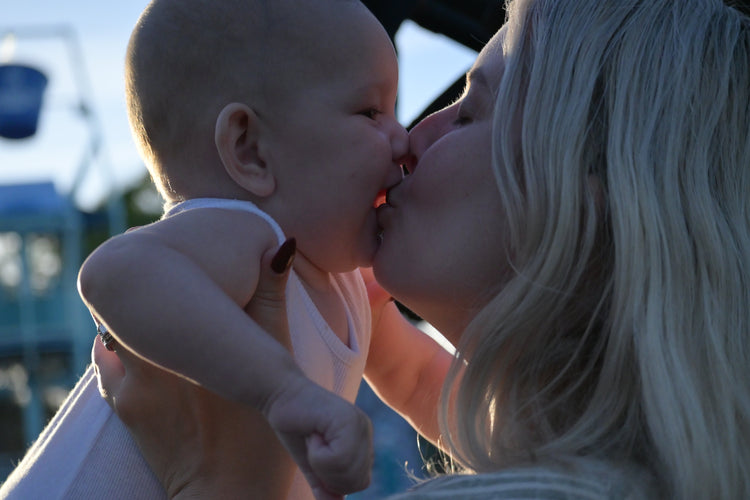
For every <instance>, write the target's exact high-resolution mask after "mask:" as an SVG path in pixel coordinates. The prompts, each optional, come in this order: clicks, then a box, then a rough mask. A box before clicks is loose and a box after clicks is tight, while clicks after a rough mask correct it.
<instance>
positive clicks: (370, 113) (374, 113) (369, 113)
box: [359, 108, 380, 120]
mask: <svg viewBox="0 0 750 500" xmlns="http://www.w3.org/2000/svg"><path fill="white" fill-rule="evenodd" d="M359 114H360V115H362V116H366V117H367V118H369V119H371V120H374V119H375V118H377V117H378V115H379V114H380V111H379V110H378V109H375V108H367V109H364V110H362V111H360V112H359Z"/></svg>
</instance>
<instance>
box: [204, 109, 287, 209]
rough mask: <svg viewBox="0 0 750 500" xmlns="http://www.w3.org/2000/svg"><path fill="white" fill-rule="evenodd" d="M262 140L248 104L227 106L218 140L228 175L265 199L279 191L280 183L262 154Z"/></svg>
mask: <svg viewBox="0 0 750 500" xmlns="http://www.w3.org/2000/svg"><path fill="white" fill-rule="evenodd" d="M261 136H262V132H261V128H260V122H259V118H258V115H257V114H256V113H255V111H253V109H252V108H250V107H249V106H247V105H246V104H242V103H238V102H233V103H231V104H227V105H226V106H224V109H222V110H221V112H220V113H219V117H218V118H217V119H216V129H215V137H214V140H215V142H216V149H217V150H218V152H219V157H220V158H221V162H222V163H223V164H224V169H225V170H226V171H227V174H229V176H230V177H231V178H232V179H233V180H234V182H236V183H237V184H239V185H240V186H241V187H243V188H244V189H246V190H247V191H249V192H251V193H252V194H254V195H256V196H262V197H265V196H269V195H271V194H272V193H273V192H274V190H275V189H276V179H275V178H274V176H273V174H272V173H271V171H270V169H269V168H268V166H267V165H266V161H265V158H263V155H262V153H261V148H260V147H259V143H260V140H261Z"/></svg>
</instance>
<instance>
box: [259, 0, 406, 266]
mask: <svg viewBox="0 0 750 500" xmlns="http://www.w3.org/2000/svg"><path fill="white" fill-rule="evenodd" d="M325 3H326V4H327V3H328V2H325ZM331 3H333V4H335V5H337V6H338V7H337V11H336V14H335V16H334V17H331V18H329V19H330V20H329V21H327V23H328V24H330V25H329V26H321V27H320V29H316V30H315V32H316V33H317V36H316V37H315V38H314V39H311V40H309V46H307V47H303V48H301V49H302V50H301V51H302V53H301V54H299V55H297V56H296V57H292V58H291V59H292V60H291V61H288V62H289V63H290V64H289V66H288V69H287V70H285V71H284V72H282V73H281V74H282V75H284V77H285V78H288V79H290V81H288V82H279V85H280V86H289V88H290V89H292V90H290V91H287V92H283V93H281V94H280V95H282V96H283V97H282V98H280V99H277V100H275V101H274V104H273V106H272V107H271V108H270V109H269V113H268V114H269V115H271V116H269V117H268V119H267V122H268V124H269V125H270V127H269V128H272V130H273V134H272V137H273V141H274V143H273V147H272V151H273V156H272V159H271V161H272V162H273V163H274V168H275V172H276V178H277V190H276V193H275V194H274V199H273V201H272V202H271V205H270V206H269V208H268V209H269V212H270V213H271V215H272V216H274V217H275V218H276V219H277V221H278V222H279V224H281V226H282V228H283V229H284V231H285V232H286V234H287V235H289V236H294V237H296V238H297V242H298V249H299V253H300V254H301V256H302V257H304V258H305V259H307V260H309V261H310V262H311V263H312V264H314V265H315V266H316V267H318V268H320V269H322V270H324V271H328V272H342V271H347V270H351V269H354V268H355V267H357V266H369V265H371V263H372V259H373V257H374V254H375V250H376V249H377V246H378V238H377V231H378V227H377V221H376V216H375V209H374V205H375V203H376V199H377V198H378V197H379V196H380V195H382V194H383V193H384V192H385V190H386V189H388V188H389V187H391V186H393V185H395V184H396V183H398V182H399V181H400V180H401V177H402V170H401V168H400V162H401V160H402V158H403V157H404V156H405V155H406V154H407V152H408V136H407V133H406V130H405V129H404V128H403V127H401V125H400V124H399V123H398V121H397V120H396V116H395V104H396V92H397V88H398V65H397V61H396V55H395V51H394V49H393V46H392V44H391V42H390V39H389V38H388V36H387V34H386V33H385V31H384V29H383V28H382V26H380V24H379V23H378V22H377V20H376V19H375V18H374V17H373V16H372V15H371V14H370V13H369V11H367V10H366V9H365V8H364V7H363V6H362V5H361V4H360V3H359V2H331Z"/></svg>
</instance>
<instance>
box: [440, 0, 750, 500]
mask: <svg viewBox="0 0 750 500" xmlns="http://www.w3.org/2000/svg"><path fill="white" fill-rule="evenodd" d="M507 10H508V33H507V35H506V39H505V41H504V48H505V53H506V68H507V69H506V72H505V74H504V75H503V79H502V83H501V86H500V89H499V94H498V96H497V101H496V108H495V114H494V116H495V120H494V124H493V125H494V132H493V133H494V137H495V144H494V150H493V156H494V158H495V161H494V168H495V173H496V177H497V178H498V184H499V185H500V191H501V193H502V196H503V200H504V204H505V209H506V211H507V213H508V214H509V216H508V218H509V221H508V222H509V224H510V230H509V234H508V238H509V241H510V242H511V243H510V247H509V249H508V254H509V255H510V256H511V257H509V258H510V260H511V263H512V265H513V266H514V269H515V271H516V273H515V275H514V276H513V277H512V278H511V279H510V281H509V282H508V283H507V285H506V286H505V287H504V288H503V290H502V291H501V292H500V293H499V294H498V295H497V296H496V297H495V298H494V299H493V300H492V301H491V302H490V304H489V305H488V306H487V307H486V308H485V309H484V310H483V311H482V313H481V314H480V315H479V316H478V317H477V318H476V319H475V321H474V322H473V323H472V324H471V325H470V326H469V328H468V329H467V331H466V332H465V334H464V335H463V337H462V341H461V343H460V345H459V346H458V348H459V353H460V354H459V359H458V361H457V362H456V363H454V367H453V370H452V372H451V374H450V376H449V379H448V383H447V384H446V388H445V393H444V400H445V401H447V400H448V394H449V393H450V391H451V390H452V389H453V386H457V393H456V399H455V404H454V405H452V406H451V408H454V409H451V408H448V405H447V404H446V405H444V407H443V411H442V424H443V428H444V429H445V433H446V434H447V435H448V443H447V444H448V445H449V447H450V448H451V449H452V453H453V454H454V456H455V457H456V458H457V460H458V461H459V462H460V463H461V464H462V465H463V466H465V467H466V468H468V469H469V470H473V471H476V472H487V471H492V470H497V469H498V468H499V467H505V466H509V465H518V464H524V463H540V462H542V463H545V462H546V463H549V462H558V461H573V462H575V460H576V459H577V457H589V458H597V459H602V460H605V461H609V462H613V463H621V464H623V463H638V464H642V465H645V466H646V467H647V468H649V469H650V470H651V471H652V472H653V474H654V477H655V478H656V482H657V484H658V485H659V489H660V490H661V493H662V494H664V495H667V496H669V497H673V498H749V497H750V104H748V103H750V21H749V20H748V18H747V17H744V16H742V15H741V14H740V13H739V12H738V11H737V10H735V9H733V8H731V7H729V6H727V5H725V4H724V3H722V2H721V1H720V0H680V1H676V0H517V1H513V2H510V3H509V4H508V7H507ZM514 117H517V118H518V119H517V120H514V119H513V118H514ZM519 123H520V127H521V133H520V140H519V139H518V136H519V134H518V133H511V129H512V128H513V127H518V126H519ZM514 137H515V139H514ZM514 141H515V142H514ZM450 429H454V430H453V431H450Z"/></svg>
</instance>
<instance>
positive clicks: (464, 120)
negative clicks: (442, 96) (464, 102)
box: [453, 113, 471, 127]
mask: <svg viewBox="0 0 750 500" xmlns="http://www.w3.org/2000/svg"><path fill="white" fill-rule="evenodd" d="M469 123H471V117H470V116H469V115H466V114H461V113H459V115H458V116H457V117H456V119H455V120H453V125H455V126H457V127H461V126H463V125H468V124H469Z"/></svg>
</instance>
